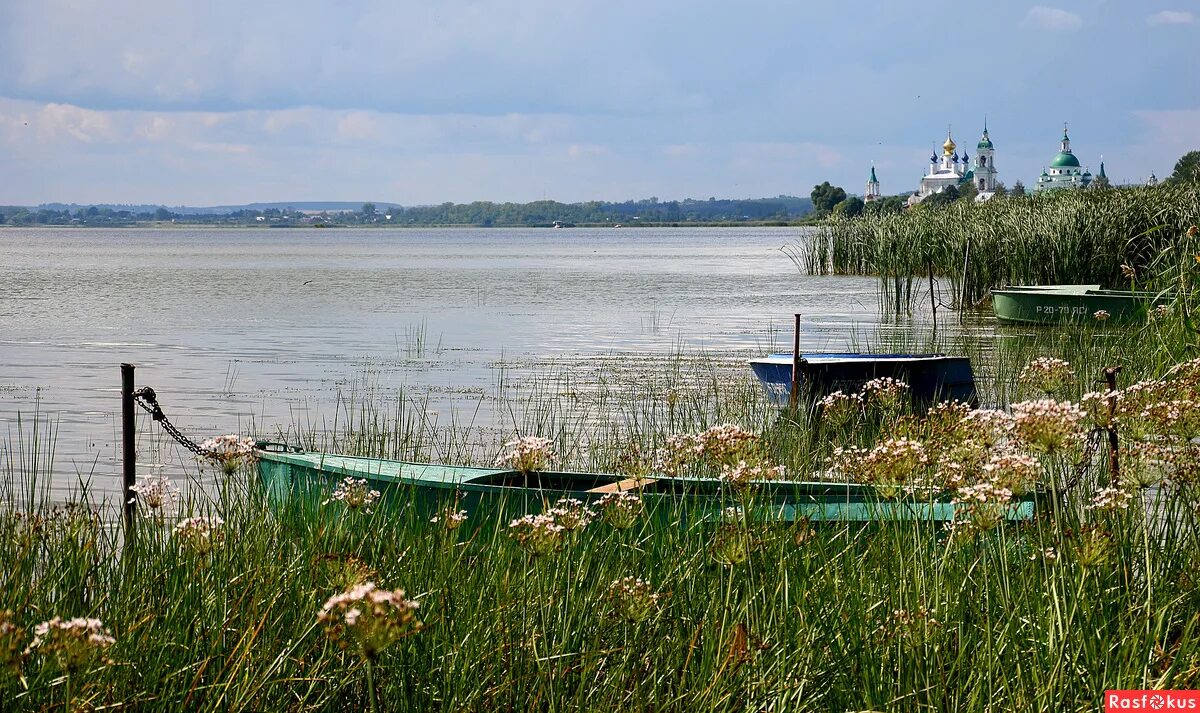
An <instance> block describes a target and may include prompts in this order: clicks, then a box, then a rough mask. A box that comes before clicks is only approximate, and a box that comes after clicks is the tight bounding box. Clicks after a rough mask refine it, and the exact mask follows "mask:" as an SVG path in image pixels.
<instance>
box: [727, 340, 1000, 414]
mask: <svg viewBox="0 0 1200 713" xmlns="http://www.w3.org/2000/svg"><path fill="white" fill-rule="evenodd" d="M750 368H751V369H752V370H753V371H754V375H755V376H757V377H758V380H759V382H760V383H762V386H763V389H765V390H766V392H767V398H769V399H770V400H771V402H772V403H773V404H775V405H777V406H787V405H788V400H789V397H790V395H791V389H792V354H791V353H790V352H789V353H787V354H770V355H768V356H766V357H762V358H759V359H751V360H750ZM881 377H890V378H893V379H899V380H900V381H903V382H905V383H907V384H908V385H909V388H910V389H911V394H912V399H913V405H914V406H915V407H917V408H928V407H929V406H932V405H933V404H935V403H938V402H940V401H949V400H958V401H962V402H964V403H969V404H975V403H977V401H978V400H977V398H976V395H975V373H974V372H973V371H972V370H971V360H970V359H968V358H967V357H955V356H946V355H945V354H863V353H858V352H847V353H824V352H807V353H805V352H802V353H801V354H800V383H799V387H800V394H801V395H800V398H801V400H802V401H804V402H806V403H808V402H812V401H815V400H817V399H820V398H823V397H824V396H827V395H828V394H831V393H833V392H834V391H841V392H843V393H846V394H852V393H855V392H857V391H859V390H860V389H862V387H863V384H865V383H867V382H868V381H870V380H871V379H878V378H881Z"/></svg>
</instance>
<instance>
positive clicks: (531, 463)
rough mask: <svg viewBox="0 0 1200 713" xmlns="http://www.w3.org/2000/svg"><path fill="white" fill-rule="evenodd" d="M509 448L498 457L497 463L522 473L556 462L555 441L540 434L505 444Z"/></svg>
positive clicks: (540, 468) (541, 468)
mask: <svg viewBox="0 0 1200 713" xmlns="http://www.w3.org/2000/svg"><path fill="white" fill-rule="evenodd" d="M504 447H505V448H507V449H508V451H507V452H506V453H502V454H501V455H500V457H499V458H497V459H496V465H503V466H507V467H509V468H512V469H513V470H515V471H518V472H520V473H525V474H529V473H533V472H536V471H539V470H544V469H545V468H546V466H548V465H550V464H551V463H553V462H554V442H553V441H551V440H550V439H549V438H541V437H539V436H524V437H522V438H517V439H514V440H511V441H509V442H508V443H505V444H504Z"/></svg>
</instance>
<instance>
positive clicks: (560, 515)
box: [546, 498, 596, 532]
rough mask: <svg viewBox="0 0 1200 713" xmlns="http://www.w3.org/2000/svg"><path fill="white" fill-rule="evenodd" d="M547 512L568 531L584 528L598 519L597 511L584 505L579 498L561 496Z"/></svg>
mask: <svg viewBox="0 0 1200 713" xmlns="http://www.w3.org/2000/svg"><path fill="white" fill-rule="evenodd" d="M546 514H547V515H549V516H550V517H552V518H554V522H555V523H556V524H558V525H560V526H561V527H562V528H563V529H564V530H566V531H567V532H575V531H577V530H582V529H583V528H585V527H587V526H588V525H590V524H591V523H592V520H595V519H596V511H595V510H592V509H591V508H589V507H588V506H587V505H584V503H583V501H582V500H579V499H578V498H559V499H558V502H556V503H554V507H552V508H550V509H549V510H547V511H546Z"/></svg>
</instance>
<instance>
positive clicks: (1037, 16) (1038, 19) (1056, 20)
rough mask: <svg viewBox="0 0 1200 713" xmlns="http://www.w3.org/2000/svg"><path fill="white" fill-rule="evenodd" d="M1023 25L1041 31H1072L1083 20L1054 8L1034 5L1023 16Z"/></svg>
mask: <svg viewBox="0 0 1200 713" xmlns="http://www.w3.org/2000/svg"><path fill="white" fill-rule="evenodd" d="M1025 24H1026V25H1029V26H1031V27H1040V28H1042V29H1043V30H1074V29H1077V28H1078V27H1079V26H1080V25H1082V24H1083V18H1082V17H1080V16H1079V15H1076V14H1075V13H1073V12H1067V11H1066V10H1060V9H1059V8H1056V7H1046V6H1045V5H1036V6H1034V7H1031V8H1029V12H1027V13H1026V14H1025Z"/></svg>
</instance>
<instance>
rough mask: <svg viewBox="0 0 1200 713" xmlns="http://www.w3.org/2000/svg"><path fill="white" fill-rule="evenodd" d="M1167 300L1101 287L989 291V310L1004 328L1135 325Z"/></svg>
mask: <svg viewBox="0 0 1200 713" xmlns="http://www.w3.org/2000/svg"><path fill="white" fill-rule="evenodd" d="M1169 300H1170V298H1169V297H1168V296H1164V295H1158V294H1156V293H1153V292H1131V291H1129V290H1103V289H1100V285H1044V286H1031V287H1006V288H1004V289H999V290H992V309H993V310H994V311H995V313H996V319H998V320H1000V322H1002V323H1004V324H1063V323H1072V322H1073V323H1077V324H1078V323H1082V322H1098V321H1113V322H1130V321H1138V320H1144V319H1145V318H1146V314H1147V312H1148V311H1149V310H1150V309H1153V308H1154V307H1155V306H1157V305H1160V304H1165V303H1166V302H1168V301H1169ZM1097 313H1099V314H1100V316H1099V317H1097V316H1096V315H1097ZM1105 314H1107V316H1105Z"/></svg>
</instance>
